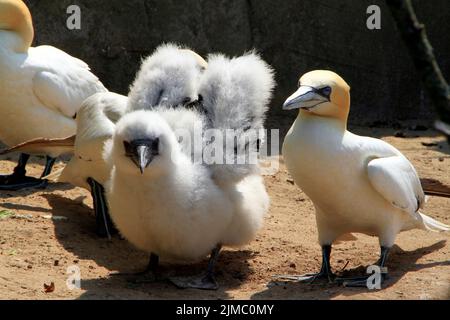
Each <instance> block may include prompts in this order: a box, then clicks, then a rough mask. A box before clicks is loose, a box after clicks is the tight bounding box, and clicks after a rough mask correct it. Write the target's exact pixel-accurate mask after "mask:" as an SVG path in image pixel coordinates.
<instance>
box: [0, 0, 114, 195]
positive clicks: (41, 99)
mask: <svg viewBox="0 0 450 320" xmlns="http://www.w3.org/2000/svg"><path fill="white" fill-rule="evenodd" d="M33 36H34V30H33V24H32V19H31V14H30V11H29V10H28V8H27V7H26V5H25V4H24V3H23V2H22V1H21V0H0V140H1V141H2V142H3V143H5V144H6V145H8V146H14V145H17V144H20V143H23V142H25V141H30V140H33V139H35V138H63V137H68V136H70V135H72V134H74V133H75V130H76V124H75V120H74V117H75V116H76V113H77V111H78V108H79V107H80V106H81V103H82V102H83V101H84V99H86V98H87V97H89V96H91V95H92V94H94V93H97V92H104V91H107V90H106V89H105V87H104V86H103V85H102V84H101V82H100V81H99V80H98V79H97V77H96V76H95V75H93V74H92V73H91V72H90V71H89V67H88V65H87V64H86V63H84V62H83V61H81V60H79V59H77V58H74V57H72V56H70V55H68V54H67V53H65V52H63V51H61V50H59V49H57V48H54V47H51V46H39V47H35V48H34V47H31V43H32V41H33ZM56 156H58V153H57V152H55V153H53V154H48V155H47V163H46V166H45V170H44V172H43V174H42V177H43V176H46V175H48V174H49V173H50V171H51V168H52V166H53V163H54V161H55V160H54V157H56ZM28 158H29V155H28V154H21V155H20V158H19V162H18V165H17V166H16V168H15V169H14V173H13V174H11V175H9V176H1V177H0V189H13V190H17V189H20V188H23V187H32V186H43V185H45V183H46V181H43V180H41V179H34V178H31V177H26V176H25V174H26V170H25V166H26V163H27V161H28Z"/></svg>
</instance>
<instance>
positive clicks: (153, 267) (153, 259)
mask: <svg viewBox="0 0 450 320" xmlns="http://www.w3.org/2000/svg"><path fill="white" fill-rule="evenodd" d="M158 266H159V256H158V255H157V254H154V253H153V252H152V253H150V259H149V261H148V265H147V267H146V268H145V270H144V271H140V272H136V273H122V272H119V273H113V274H111V275H112V276H129V278H128V279H127V281H128V282H130V283H133V284H143V283H152V282H157V281H159V280H163V279H162V278H161V277H160V276H159V274H158Z"/></svg>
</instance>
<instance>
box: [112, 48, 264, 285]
mask: <svg viewBox="0 0 450 320" xmlns="http://www.w3.org/2000/svg"><path fill="white" fill-rule="evenodd" d="M143 68H145V64H144V65H143ZM141 72H145V70H141ZM138 79H139V77H138ZM133 88H143V86H136V85H134V86H133ZM272 88H273V75H272V71H271V69H270V68H269V66H268V65H267V64H266V63H265V62H264V61H262V60H261V59H260V58H259V56H257V55H256V54H253V53H252V54H248V55H246V56H243V57H239V58H234V59H228V58H226V57H223V56H220V55H217V56H211V57H210V58H209V59H208V68H207V69H206V70H205V71H204V75H203V76H202V77H201V81H200V84H199V86H198V92H194V94H193V96H196V95H197V94H198V96H202V97H203V98H202V100H201V103H199V104H198V105H197V106H196V107H195V108H188V107H178V108H174V107H171V106H167V105H164V104H163V105H162V106H161V105H155V106H154V107H150V108H149V106H148V104H147V103H148V101H156V102H154V103H159V102H161V100H162V99H161V98H158V99H156V100H150V99H147V95H146V94H145V93H144V92H143V91H142V92H141V93H140V96H141V97H142V98H141V99H136V100H135V102H133V104H132V105H130V106H129V107H130V108H131V109H133V110H137V111H134V112H130V113H128V114H126V115H125V116H124V117H122V118H121V120H120V121H119V122H118V123H117V126H116V130H115V133H114V137H113V139H112V142H111V143H110V144H109V145H108V146H107V148H106V150H105V161H110V162H111V166H112V168H113V170H112V173H111V179H110V181H109V182H108V183H107V187H106V194H107V199H108V203H109V207H110V213H111V217H112V220H113V222H114V223H115V225H116V226H117V228H118V230H119V231H120V233H121V234H122V235H123V236H124V237H125V238H126V239H128V240H129V241H130V242H131V243H132V244H134V245H135V246H136V247H138V248H139V249H141V250H143V251H145V252H148V253H149V254H150V261H149V265H148V270H149V271H150V272H152V273H155V272H156V267H157V265H158V263H159V258H160V257H161V258H162V259H163V260H166V261H173V262H195V261H198V260H200V259H203V258H204V257H205V256H207V255H208V254H210V260H209V264H208V268H207V271H206V274H204V275H201V276H199V277H193V278H180V277H175V278H171V280H172V282H173V283H175V284H176V285H177V286H178V287H181V288H198V289H217V288H218V285H217V282H216V280H215V277H214V266H215V263H216V261H217V259H218V256H219V253H220V250H221V248H222V246H241V245H244V244H246V243H248V242H249V241H251V240H252V239H254V237H255V235H256V232H257V231H258V230H259V229H260V228H261V225H262V220H263V217H264V215H265V214H266V212H267V210H268V206H269V198H268V195H267V192H266V190H265V187H264V184H263V180H262V177H261V176H260V174H259V172H258V170H256V169H255V168H254V164H250V163H248V164H247V166H248V167H249V168H251V169H248V168H247V169H245V164H240V165H236V166H233V165H232V164H230V163H227V164H224V166H227V169H226V171H227V172H229V173H231V174H232V176H233V180H232V181H231V180H230V179H228V177H227V174H222V173H221V172H219V170H218V169H217V166H218V165H219V164H212V163H204V162H195V161H193V157H192V153H193V152H194V151H193V149H192V148H188V147H186V146H185V144H186V143H187V141H189V140H191V139H183V140H180V139H179V135H178V132H179V130H182V129H184V130H185V131H187V132H189V133H192V132H193V130H194V128H195V127H196V126H197V127H200V128H202V129H207V128H218V131H217V132H220V131H221V130H222V129H225V128H229V129H234V128H243V127H242V125H243V124H245V125H248V126H249V127H245V128H244V129H245V130H242V131H240V134H241V135H245V134H246V132H248V131H249V130H250V129H252V126H254V127H255V128H258V127H260V126H262V119H263V117H264V114H265V111H266V110H267V104H268V102H269V99H270V96H271V90H272ZM148 90H149V96H150V97H152V96H153V89H152V88H149V89H148ZM169 90H170V89H169ZM165 94H168V95H170V94H171V93H165ZM132 95H133V93H132V92H131V93H130V97H131V96H132ZM129 102H130V101H129ZM191 141H193V139H192V140H191ZM208 142H209V140H208V139H207V138H206V137H205V136H204V137H203V138H202V141H200V143H201V144H202V146H205V145H207V144H208ZM194 149H196V148H194ZM228 152H230V153H231V154H229V155H228V156H229V158H230V159H234V158H235V157H236V156H237V155H239V154H240V153H241V152H244V150H243V149H241V148H229V150H228ZM233 168H235V172H233ZM214 172H216V174H214Z"/></svg>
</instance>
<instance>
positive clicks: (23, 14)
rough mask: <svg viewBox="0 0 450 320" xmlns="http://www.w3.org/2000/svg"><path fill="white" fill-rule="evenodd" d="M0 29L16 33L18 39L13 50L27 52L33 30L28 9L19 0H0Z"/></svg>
mask: <svg viewBox="0 0 450 320" xmlns="http://www.w3.org/2000/svg"><path fill="white" fill-rule="evenodd" d="M0 30H3V31H10V32H14V33H15V34H17V35H18V36H19V39H20V41H19V42H18V43H17V45H15V47H14V48H13V50H15V51H16V52H23V53H24V52H27V50H28V48H29V47H30V46H31V43H32V42H33V37H34V30H33V22H32V19H31V14H30V11H29V10H28V8H27V6H26V5H25V4H24V3H23V2H22V1H21V0H0Z"/></svg>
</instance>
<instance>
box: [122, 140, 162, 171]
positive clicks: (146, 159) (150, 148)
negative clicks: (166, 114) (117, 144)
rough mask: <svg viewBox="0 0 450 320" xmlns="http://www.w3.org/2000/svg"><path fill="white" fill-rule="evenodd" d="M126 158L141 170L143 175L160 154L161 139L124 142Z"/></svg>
mask: <svg viewBox="0 0 450 320" xmlns="http://www.w3.org/2000/svg"><path fill="white" fill-rule="evenodd" d="M124 146H125V152H126V156H127V157H129V158H130V159H131V160H132V161H133V162H134V164H135V165H136V166H137V167H138V168H139V171H140V172H141V174H144V171H145V169H146V168H147V167H148V166H149V165H150V163H151V162H152V161H153V159H154V158H155V156H156V155H158V154H159V139H158V138H156V139H137V140H133V141H130V142H127V141H124Z"/></svg>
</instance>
